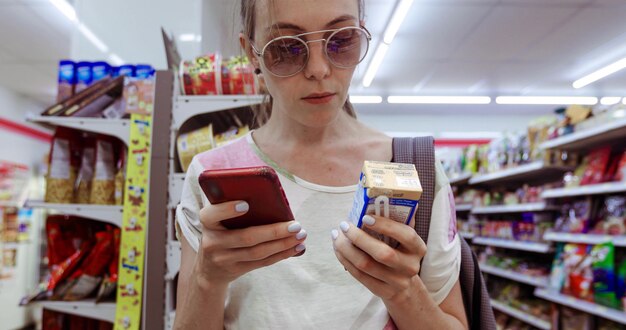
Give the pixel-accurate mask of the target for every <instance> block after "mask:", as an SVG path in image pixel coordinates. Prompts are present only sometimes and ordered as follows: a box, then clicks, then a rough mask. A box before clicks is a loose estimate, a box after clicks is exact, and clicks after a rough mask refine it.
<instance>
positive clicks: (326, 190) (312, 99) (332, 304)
mask: <svg viewBox="0 0 626 330" xmlns="http://www.w3.org/2000/svg"><path fill="white" fill-rule="evenodd" d="M241 4H242V19H243V25H244V32H243V33H242V35H241V36H240V42H241V45H242V47H243V49H244V50H245V52H246V54H247V55H248V57H249V58H250V59H251V61H252V63H253V65H254V66H255V67H256V68H257V73H260V74H261V77H262V79H264V83H265V86H266V87H267V90H268V92H269V94H270V95H271V103H270V105H269V106H270V108H271V115H270V116H269V119H268V120H267V122H266V123H265V124H264V125H263V126H261V127H260V128H259V129H257V130H255V131H253V132H252V133H251V134H249V135H248V136H246V137H245V138H242V139H240V140H237V141H236V142H234V143H232V144H230V145H228V146H225V147H222V148H219V149H215V150H212V151H209V152H207V153H204V154H200V155H198V156H196V157H195V158H194V161H193V162H192V165H191V166H190V169H189V171H188V172H187V179H186V182H185V187H184V189H183V190H184V191H183V196H182V199H181V204H180V205H179V207H178V209H177V230H178V233H179V237H180V240H181V243H182V262H181V268H180V275H179V282H178V283H179V284H178V307H177V311H176V322H175V327H176V328H177V329H223V328H242V329H296V328H297V329H299V328H312V329H320V328H328V329H347V328H354V329H395V328H398V329H448V328H450V329H463V328H467V320H466V316H465V311H464V307H463V301H462V296H461V290H460V285H459V283H458V277H459V269H460V258H461V257H460V245H459V240H458V237H456V231H455V228H454V225H455V219H454V216H453V210H452V208H453V207H452V206H451V201H450V198H451V191H450V187H449V184H448V181H447V179H446V178H445V175H444V174H443V171H442V170H441V166H439V165H437V182H436V186H437V187H436V196H435V200H434V204H433V216H432V220H431V226H430V228H431V229H430V233H429V237H430V238H429V242H428V247H427V246H426V245H425V244H424V242H423V241H422V240H421V238H419V236H418V235H416V234H415V231H414V230H413V229H412V228H410V227H408V226H406V225H404V224H400V223H397V222H394V221H392V220H390V219H386V218H383V217H369V218H367V219H366V220H365V222H366V223H368V227H369V228H370V229H372V230H374V231H376V232H379V233H382V234H384V235H386V236H389V237H391V238H394V239H395V240H397V241H399V242H400V243H401V246H400V247H399V248H397V249H392V248H390V247H388V246H387V245H385V244H384V243H383V242H381V241H378V240H377V239H374V238H373V237H371V236H369V235H368V234H366V233H365V232H364V231H362V230H361V229H359V228H357V227H355V226H354V225H352V224H348V223H347V222H345V221H343V220H344V219H346V218H347V215H348V213H349V211H350V208H351V206H352V199H353V196H354V192H355V190H356V185H355V183H356V182H357V181H358V177H359V174H360V170H361V168H362V165H363V161H364V160H378V161H390V160H391V159H392V139H391V138H390V137H388V136H386V135H384V134H383V133H381V132H378V131H376V130H374V129H371V128H369V127H366V126H365V125H363V124H362V123H360V122H359V121H357V120H356V119H355V117H354V113H353V112H352V108H351V106H350V105H349V103H348V102H347V98H348V88H349V86H350V81H351V80H352V76H353V73H354V70H355V67H356V65H357V64H358V63H359V62H361V61H362V60H363V57H364V56H365V54H366V53H367V49H368V46H369V32H367V30H366V29H365V28H363V24H364V22H363V16H364V14H363V9H364V8H363V2H362V0H361V1H359V0H299V1H293V0H242V1H241ZM255 165H269V166H272V167H273V168H274V169H276V171H277V172H278V173H279V177H280V180H281V184H282V185H283V188H284V190H285V193H286V195H287V198H288V199H289V202H290V205H291V207H292V211H293V213H294V215H295V218H296V220H297V221H291V222H283V223H278V224H271V225H265V226H256V227H250V228H246V229H241V230H225V228H224V227H222V226H221V225H220V221H222V220H225V219H229V218H233V217H236V216H238V215H241V214H242V213H245V212H246V211H247V210H248V205H247V204H246V203H245V202H243V201H232V202H226V203H222V204H218V205H209V204H208V202H207V200H206V197H204V195H203V194H202V191H201V190H200V188H199V186H198V183H197V178H198V175H199V174H200V173H201V172H202V171H203V170H205V169H208V168H229V167H247V166H255ZM286 220H289V219H286ZM305 228H306V230H305ZM180 234H182V235H180ZM420 265H421V270H420ZM418 273H419V275H418Z"/></svg>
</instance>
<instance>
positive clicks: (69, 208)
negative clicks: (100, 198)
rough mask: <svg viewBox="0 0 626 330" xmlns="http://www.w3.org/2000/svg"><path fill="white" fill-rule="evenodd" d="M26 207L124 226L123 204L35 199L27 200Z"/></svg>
mask: <svg viewBox="0 0 626 330" xmlns="http://www.w3.org/2000/svg"><path fill="white" fill-rule="evenodd" d="M26 207H30V208H38V209H47V210H55V211H57V212H59V213H63V214H67V215H74V216H78V217H82V218H86V219H92V220H98V221H102V222H107V223H110V224H114V225H116V226H118V227H121V226H122V212H123V211H124V208H123V206H116V205H90V204H53V203H45V202H42V201H34V200H29V201H27V202H26Z"/></svg>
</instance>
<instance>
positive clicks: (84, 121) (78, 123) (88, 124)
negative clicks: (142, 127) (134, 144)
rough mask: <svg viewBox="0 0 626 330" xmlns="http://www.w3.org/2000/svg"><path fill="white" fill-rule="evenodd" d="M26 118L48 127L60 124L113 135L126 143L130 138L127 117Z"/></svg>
mask: <svg viewBox="0 0 626 330" xmlns="http://www.w3.org/2000/svg"><path fill="white" fill-rule="evenodd" d="M26 120H28V121H30V122H32V123H35V124H38V125H40V126H43V127H45V128H48V129H51V128H54V127H57V126H62V127H69V128H74V129H79V130H83V131H87V132H93V133H100V134H106V135H110V136H114V137H116V138H119V139H120V140H122V141H124V143H126V145H128V141H129V139H130V120H128V119H105V118H87V117H82V118H81V117H52V116H28V117H27V118H26Z"/></svg>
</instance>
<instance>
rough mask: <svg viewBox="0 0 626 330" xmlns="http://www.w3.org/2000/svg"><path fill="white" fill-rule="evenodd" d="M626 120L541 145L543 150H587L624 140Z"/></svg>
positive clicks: (575, 133) (613, 121) (614, 121)
mask: <svg viewBox="0 0 626 330" xmlns="http://www.w3.org/2000/svg"><path fill="white" fill-rule="evenodd" d="M624 136H626V118H622V119H617V120H612V121H611V122H608V123H606V124H603V125H599V126H596V127H592V128H588V129H583V130H581V131H579V132H574V133H572V134H569V135H565V136H562V137H559V138H556V139H554V140H549V141H546V142H544V143H542V144H541V146H540V147H541V148H542V149H559V150H566V151H571V150H578V151H580V150H583V151H584V150H587V149H589V148H591V147H594V146H598V145H602V144H608V143H611V142H615V141H619V140H620V139H624Z"/></svg>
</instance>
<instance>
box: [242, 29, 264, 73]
mask: <svg viewBox="0 0 626 330" xmlns="http://www.w3.org/2000/svg"><path fill="white" fill-rule="evenodd" d="M239 45H241V49H242V50H243V51H244V53H245V54H246V56H247V57H248V59H249V60H250V63H252V65H254V68H255V69H259V68H260V64H259V60H258V58H257V57H256V56H255V55H256V54H255V53H254V52H253V51H252V47H251V46H250V39H248V38H246V36H244V35H243V33H241V32H240V33H239Z"/></svg>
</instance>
